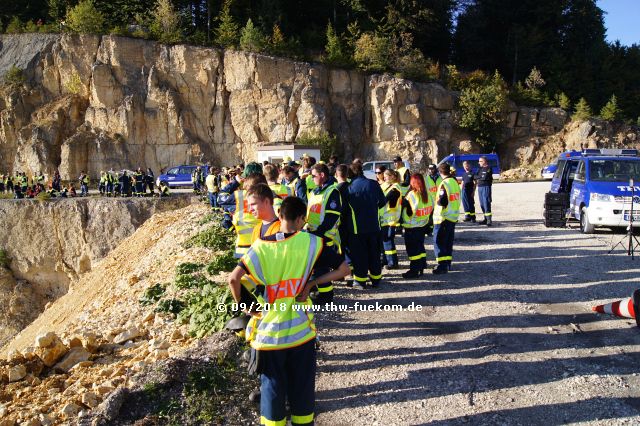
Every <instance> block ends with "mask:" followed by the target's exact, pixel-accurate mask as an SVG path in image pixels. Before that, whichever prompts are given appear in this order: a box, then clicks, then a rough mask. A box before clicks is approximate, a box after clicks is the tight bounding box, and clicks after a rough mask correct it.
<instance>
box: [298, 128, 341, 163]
mask: <svg viewBox="0 0 640 426" xmlns="http://www.w3.org/2000/svg"><path fill="white" fill-rule="evenodd" d="M296 143H299V144H300V145H314V146H319V147H320V158H316V160H321V159H324V160H325V161H327V160H329V157H330V156H331V155H332V154H335V153H336V151H337V150H338V139H337V138H336V137H335V136H333V135H330V134H329V133H327V132H317V133H303V134H301V135H298V137H297V138H296Z"/></svg>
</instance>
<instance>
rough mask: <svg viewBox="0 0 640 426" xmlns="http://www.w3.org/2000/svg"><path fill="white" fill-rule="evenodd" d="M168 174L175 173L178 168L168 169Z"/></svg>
mask: <svg viewBox="0 0 640 426" xmlns="http://www.w3.org/2000/svg"><path fill="white" fill-rule="evenodd" d="M167 174H168V175H177V174H178V168H177V167H174V168H172V169H169V171H168V172H167Z"/></svg>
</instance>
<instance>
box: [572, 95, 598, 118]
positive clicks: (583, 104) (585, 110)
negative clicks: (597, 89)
mask: <svg viewBox="0 0 640 426" xmlns="http://www.w3.org/2000/svg"><path fill="white" fill-rule="evenodd" d="M592 116H593V113H592V112H591V107H590V106H589V104H588V103H587V100H586V99H585V98H580V100H579V101H578V103H577V104H576V112H575V113H573V116H572V117H571V118H572V119H574V120H588V119H589V118H591V117H592Z"/></svg>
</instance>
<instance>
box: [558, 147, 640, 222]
mask: <svg viewBox="0 0 640 426" xmlns="http://www.w3.org/2000/svg"><path fill="white" fill-rule="evenodd" d="M636 182H640V157H638V151H637V150H635V149H585V150H584V151H582V153H580V155H574V156H570V157H566V158H563V159H559V160H558V169H557V170H556V172H555V174H554V175H553V180H552V181H551V192H552V193H558V194H566V197H567V202H566V205H567V206H568V208H567V212H566V216H567V217H568V218H570V219H571V218H573V219H577V220H579V221H580V231H582V232H583V233H585V234H591V233H593V231H594V230H595V228H596V227H599V226H603V227H609V228H615V227H626V226H627V225H629V220H630V219H631V215H632V214H633V221H634V222H635V221H640V186H638V185H637V184H636ZM632 183H633V186H631V184H632ZM632 195H633V200H632ZM632 204H633V212H632V211H631V206H632ZM636 206H637V207H636Z"/></svg>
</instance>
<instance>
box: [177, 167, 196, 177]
mask: <svg viewBox="0 0 640 426" xmlns="http://www.w3.org/2000/svg"><path fill="white" fill-rule="evenodd" d="M191 172H193V167H180V173H179V174H181V175H191Z"/></svg>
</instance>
